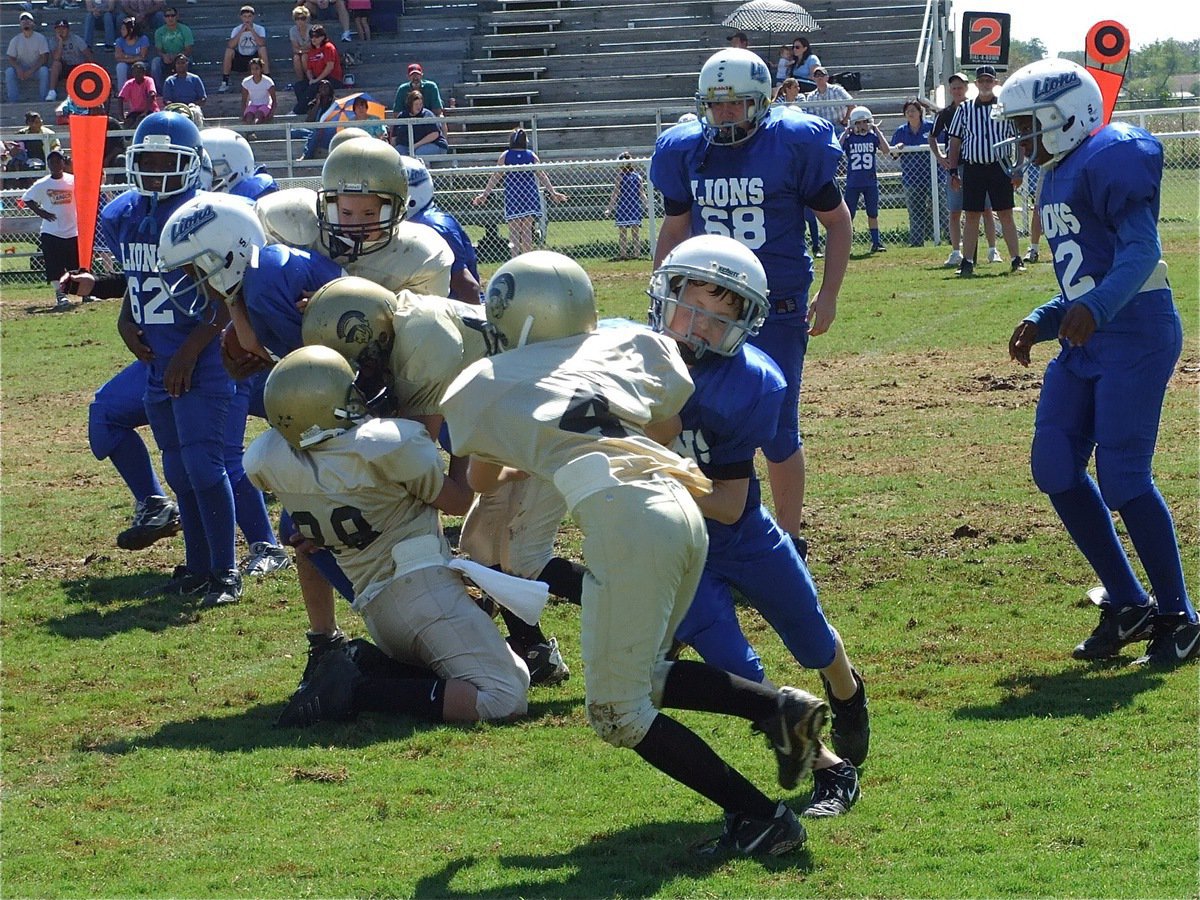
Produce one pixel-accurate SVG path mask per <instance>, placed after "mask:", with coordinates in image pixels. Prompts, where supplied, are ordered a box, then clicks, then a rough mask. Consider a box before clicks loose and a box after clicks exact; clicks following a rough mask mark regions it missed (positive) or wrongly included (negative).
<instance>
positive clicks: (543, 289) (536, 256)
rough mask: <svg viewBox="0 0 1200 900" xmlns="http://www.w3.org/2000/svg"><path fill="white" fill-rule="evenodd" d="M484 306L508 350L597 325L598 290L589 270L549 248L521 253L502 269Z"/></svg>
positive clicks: (582, 330)
mask: <svg viewBox="0 0 1200 900" xmlns="http://www.w3.org/2000/svg"><path fill="white" fill-rule="evenodd" d="M484 307H485V309H486V311H487V320H488V322H489V323H491V325H492V327H494V328H495V329H496V332H497V334H498V336H499V338H500V343H501V344H502V345H503V347H504V349H506V350H513V349H516V348H518V347H524V346H525V345H526V344H534V343H537V342H539V341H553V340H557V339H558V338H564V337H570V336H571V335H575V334H587V333H588V332H590V331H595V330H596V295H595V293H594V291H593V290H592V281H591V279H590V278H588V276H587V272H585V271H583V267H582V266H580V265H579V263H577V262H575V260H573V259H571V258H570V257H567V256H563V255H562V254H561V253H553V252H551V251H549V250H534V251H532V252H530V253H522V254H521V255H520V256H518V257H515V258H513V259H510V260H509V261H508V262H506V263H505V264H504V265H502V266H501V267H500V268H498V269H497V270H496V273H495V274H494V275H493V276H492V278H491V280H490V281H489V282H488V286H487V292H486V294H485V299H484Z"/></svg>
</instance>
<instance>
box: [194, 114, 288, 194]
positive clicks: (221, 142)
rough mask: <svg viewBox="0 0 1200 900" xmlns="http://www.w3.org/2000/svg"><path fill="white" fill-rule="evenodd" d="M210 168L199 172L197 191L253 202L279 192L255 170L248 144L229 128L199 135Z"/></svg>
mask: <svg viewBox="0 0 1200 900" xmlns="http://www.w3.org/2000/svg"><path fill="white" fill-rule="evenodd" d="M200 139H201V141H203V143H204V150H205V152H207V153H208V157H209V161H210V163H211V167H210V168H207V169H206V170H205V171H202V172H201V175H200V187H202V188H203V189H204V190H206V191H220V192H223V193H228V194H233V195H234V196H235V197H245V198H246V199H247V200H257V199H258V198H259V197H263V196H265V195H267V194H273V193H274V192H275V191H277V190H279V185H278V184H276V183H275V179H274V177H272V176H271V175H270V174H269V173H268V172H267V170H266V167H265V166H256V165H255V162H254V150H253V149H251V147H250V143H249V141H247V140H246V139H245V138H244V137H242V136H241V135H240V134H238V133H237V132H236V131H234V130H232V129H230V128H205V129H204V130H203V131H201V132H200Z"/></svg>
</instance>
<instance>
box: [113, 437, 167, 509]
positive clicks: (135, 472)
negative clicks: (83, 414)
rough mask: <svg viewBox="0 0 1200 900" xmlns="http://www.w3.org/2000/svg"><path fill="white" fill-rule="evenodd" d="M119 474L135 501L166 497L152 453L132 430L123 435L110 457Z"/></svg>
mask: <svg viewBox="0 0 1200 900" xmlns="http://www.w3.org/2000/svg"><path fill="white" fill-rule="evenodd" d="M108 458H109V460H111V462H112V464H113V467H114V468H115V469H116V470H117V474H118V475H120V476H121V479H122V480H123V481H124V482H125V484H126V485H128V487H129V490H130V492H131V493H132V494H133V498H134V499H135V500H145V499H146V498H147V497H152V496H160V497H161V496H165V495H166V493H167V492H166V491H164V490H163V487H162V484H161V483H160V482H159V480H158V475H157V474H156V473H155V471H154V466H153V465H151V464H150V452H149V451H148V450H147V449H146V444H145V442H144V441H143V440H142V438H141V436H140V435H139V434H138V433H137V431H135V430H134V429H132V428H130V429H129V430H128V431H126V432H124V433H123V434H122V435H121V439H120V440H119V441H117V446H116V447H114V448H113V451H112V453H110V454H109V456H108Z"/></svg>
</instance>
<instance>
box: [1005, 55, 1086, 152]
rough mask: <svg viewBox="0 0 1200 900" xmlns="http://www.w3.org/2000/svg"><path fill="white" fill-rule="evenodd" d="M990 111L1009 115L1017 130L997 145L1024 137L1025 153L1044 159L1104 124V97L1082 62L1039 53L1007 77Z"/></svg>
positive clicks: (1021, 140) (1072, 146)
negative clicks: (1080, 63)
mask: <svg viewBox="0 0 1200 900" xmlns="http://www.w3.org/2000/svg"><path fill="white" fill-rule="evenodd" d="M992 115H993V116H995V117H996V118H998V119H1011V120H1012V121H1013V124H1014V126H1015V127H1016V130H1017V133H1018V134H1017V137H1015V138H1010V139H1009V140H1006V141H1001V142H1000V143H999V144H997V147H998V148H1000V149H1003V148H1005V147H1006V146H1008V145H1011V144H1013V143H1026V142H1027V143H1029V144H1030V146H1029V147H1028V148H1027V155H1029V156H1031V157H1032V159H1033V161H1034V162H1035V163H1037V164H1038V165H1046V164H1047V163H1049V162H1058V161H1059V160H1061V159H1062V158H1063V157H1064V156H1066V155H1067V154H1068V153H1070V152H1071V151H1072V150H1074V149H1075V148H1076V147H1078V146H1079V145H1080V144H1082V143H1083V142H1084V140H1085V139H1086V138H1087V137H1088V136H1089V135H1091V133H1092V132H1093V131H1095V130H1096V129H1097V128H1099V127H1100V126H1101V125H1103V124H1104V99H1103V97H1102V95H1101V93H1100V85H1098V84H1097V83H1096V79H1095V78H1093V77H1092V74H1091V73H1090V72H1088V70H1087V69H1085V68H1084V67H1083V66H1081V65H1078V64H1077V63H1073V62H1071V61H1070V60H1067V59H1059V58H1057V57H1054V58H1049V59H1039V60H1038V61H1037V62H1032V63H1030V64H1029V65H1027V66H1022V67H1021V68H1020V69H1018V70H1017V71H1016V72H1014V73H1013V74H1012V76H1011V77H1009V79H1008V82H1007V83H1006V84H1005V85H1004V90H1003V91H1002V92H1000V94H999V95H998V96H997V98H996V105H995V108H994V109H993V111H992Z"/></svg>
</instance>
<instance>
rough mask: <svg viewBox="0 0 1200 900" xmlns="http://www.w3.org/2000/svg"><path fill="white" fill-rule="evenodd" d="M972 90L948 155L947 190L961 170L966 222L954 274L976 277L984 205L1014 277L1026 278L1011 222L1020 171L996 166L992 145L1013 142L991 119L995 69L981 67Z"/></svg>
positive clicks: (1008, 126)
mask: <svg viewBox="0 0 1200 900" xmlns="http://www.w3.org/2000/svg"><path fill="white" fill-rule="evenodd" d="M975 86H976V87H977V88H978V89H979V93H978V95H976V97H975V98H974V99H973V100H964V101H963V102H962V103H961V104H959V107H958V109H957V110H956V111H955V113H954V119H953V120H952V121H951V122H950V130H949V133H950V143H949V146H948V148H947V151H946V157H947V160H948V162H949V164H950V166H951V169H950V171H951V173H952V174H951V175H950V184H951V187H955V188H957V187H958V185H956V184H955V183H954V180H955V179H956V178H957V177H958V176H957V175H956V174H953V173H954V171H955V169H954V167H956V166H958V165H959V164H960V163H961V164H962V192H963V210H964V212H966V222H965V223H964V225H963V236H962V255H963V258H962V262H961V263H959V266H958V274H959V275H961V276H965V277H969V276H971V275H974V274H975V250H976V248H977V247H978V245H979V219H980V218H981V217H982V216H983V212H984V207H985V206H986V205H987V201H988V200H989V199H990V200H991V201H992V209H993V210H994V211H995V213H996V217H997V218H998V219H999V220H1000V228H1001V231H1002V232H1003V233H1004V243H1005V244H1006V245H1007V246H1008V255H1009V257H1010V258H1011V259H1012V271H1013V272H1024V271H1025V264H1024V263H1022V262H1021V255H1020V248H1019V247H1018V245H1017V226H1016V223H1015V222H1014V221H1013V188H1015V187H1016V186H1017V185H1019V184H1020V183H1021V166H1019V165H1018V166H1016V167H1014V168H1013V170H1012V172H1011V173H1010V172H1009V170H1008V169H1006V168H1005V167H1004V166H1003V165H1002V164H1001V162H1000V158H999V154H998V153H997V152H996V146H995V145H996V144H997V143H999V142H1000V141H1002V140H1005V139H1006V138H1011V137H1016V132H1015V131H1013V126H1012V123H1011V122H1010V121H1008V120H1007V119H993V118H992V108H993V106H994V104H995V102H996V93H995V90H996V69H995V67H994V66H980V67H979V68H978V69H976V70H975Z"/></svg>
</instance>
